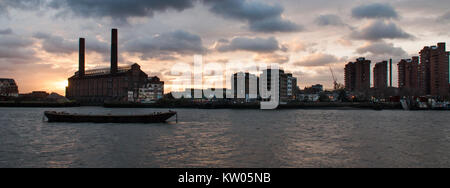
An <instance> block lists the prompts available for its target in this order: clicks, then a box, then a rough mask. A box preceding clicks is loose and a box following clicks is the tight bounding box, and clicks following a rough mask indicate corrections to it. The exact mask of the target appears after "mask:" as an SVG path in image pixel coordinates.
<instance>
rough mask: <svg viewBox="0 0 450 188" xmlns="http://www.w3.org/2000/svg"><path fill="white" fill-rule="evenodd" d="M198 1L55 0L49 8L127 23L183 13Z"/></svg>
mask: <svg viewBox="0 0 450 188" xmlns="http://www.w3.org/2000/svg"><path fill="white" fill-rule="evenodd" d="M194 1H196V0H110V1H107V2H105V0H53V1H52V2H51V3H49V6H50V7H52V8H55V9H64V10H68V11H69V12H71V13H73V14H74V15H76V16H81V17H88V18H104V17H108V18H112V19H113V20H114V21H119V22H126V21H127V19H128V18H133V17H146V16H153V15H154V13H155V12H164V11H167V10H169V9H172V10H177V11H183V10H184V9H187V8H191V7H193V2H194Z"/></svg>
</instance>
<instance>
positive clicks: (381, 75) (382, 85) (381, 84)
mask: <svg viewBox="0 0 450 188" xmlns="http://www.w3.org/2000/svg"><path fill="white" fill-rule="evenodd" d="M387 82H388V62H387V61H383V62H380V63H377V64H375V67H374V68H373V83H374V88H376V89H386V88H388V83H387Z"/></svg>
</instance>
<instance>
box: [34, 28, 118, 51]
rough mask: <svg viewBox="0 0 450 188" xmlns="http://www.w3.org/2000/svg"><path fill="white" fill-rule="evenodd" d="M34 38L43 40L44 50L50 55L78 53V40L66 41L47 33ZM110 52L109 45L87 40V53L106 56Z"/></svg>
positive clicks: (91, 39)
mask: <svg viewBox="0 0 450 188" xmlns="http://www.w3.org/2000/svg"><path fill="white" fill-rule="evenodd" d="M33 37H34V38H36V39H40V40H42V48H43V50H45V51H46V52H48V53H54V54H72V53H78V40H66V39H64V38H63V37H60V36H56V35H51V34H47V33H41V32H38V33H35V34H33ZM108 51H109V44H107V43H104V42H100V41H98V40H96V39H93V38H87V39H86V53H90V52H97V53H100V54H103V55H105V54H106V53H107V52H108Z"/></svg>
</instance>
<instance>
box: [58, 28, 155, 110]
mask: <svg viewBox="0 0 450 188" xmlns="http://www.w3.org/2000/svg"><path fill="white" fill-rule="evenodd" d="M147 82H148V75H147V74H146V73H145V72H143V71H142V70H141V67H140V66H139V65H138V64H133V65H131V66H127V67H119V66H118V31H117V29H113V30H112V42H111V67H110V68H109V69H108V68H107V69H95V70H85V39H84V38H80V44H79V70H78V72H75V75H73V76H72V77H70V78H69V85H68V87H67V88H66V97H67V98H68V99H70V100H76V101H77V102H80V103H84V104H101V103H104V102H126V101H129V98H130V97H131V98H133V99H138V97H139V96H138V94H139V89H140V88H141V87H145V85H146V83H147Z"/></svg>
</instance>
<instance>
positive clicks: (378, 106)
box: [104, 102, 403, 110]
mask: <svg viewBox="0 0 450 188" xmlns="http://www.w3.org/2000/svg"><path fill="white" fill-rule="evenodd" d="M104 107H105V108H193V109H260V105H259V104H257V103H252V104H211V103H207V104H201V103H191V104H179V105H168V104H156V103H155V104H138V103H107V104H105V105H104ZM278 109H339V110H346V109H348V110H351V109H375V110H383V109H386V110H402V109H403V108H402V105H401V104H400V103H351V102H347V103H332V102H316V103H291V104H281V105H279V106H278Z"/></svg>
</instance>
